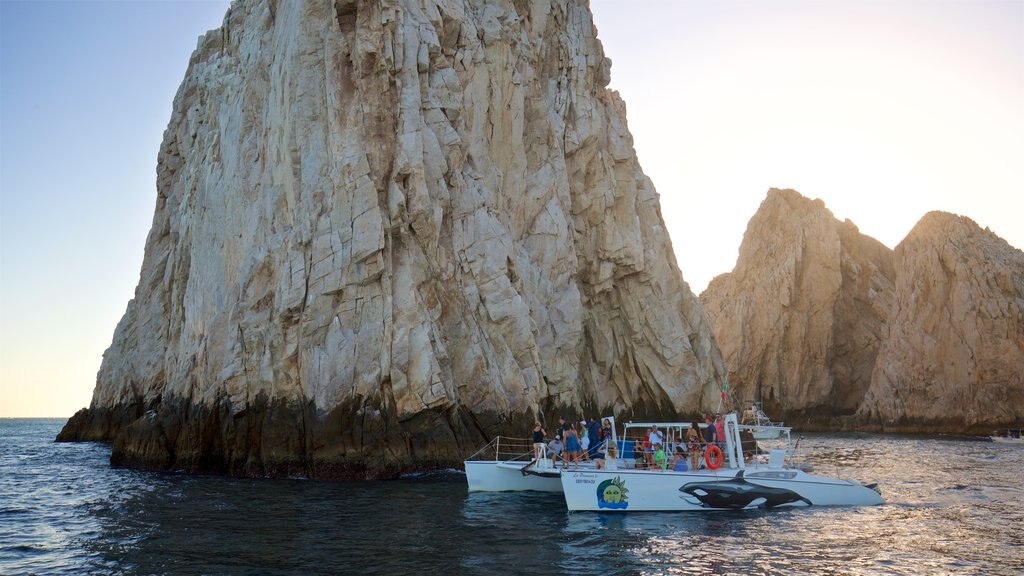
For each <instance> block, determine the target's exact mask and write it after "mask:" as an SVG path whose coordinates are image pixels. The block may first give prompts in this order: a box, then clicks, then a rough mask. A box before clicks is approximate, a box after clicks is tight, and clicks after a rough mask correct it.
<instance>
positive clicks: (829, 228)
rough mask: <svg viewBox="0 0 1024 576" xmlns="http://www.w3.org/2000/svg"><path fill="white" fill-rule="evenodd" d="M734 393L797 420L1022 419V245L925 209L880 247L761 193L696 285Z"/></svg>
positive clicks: (780, 193) (899, 424) (810, 205)
mask: <svg viewBox="0 0 1024 576" xmlns="http://www.w3.org/2000/svg"><path fill="white" fill-rule="evenodd" d="M701 301H702V302H703V303H704V306H705V308H706V310H707V313H708V315H709V316H710V317H711V319H712V324H713V326H714V330H715V337H716V340H717V342H718V344H719V346H721V350H722V354H723V357H724V359H725V362H726V365H727V366H728V370H729V373H728V377H729V383H730V386H731V387H732V388H733V389H734V391H735V394H734V396H735V398H736V399H737V400H739V401H744V400H761V401H762V402H763V404H764V407H765V409H766V411H767V412H768V413H769V414H771V415H772V417H774V418H776V419H785V421H786V422H787V424H791V425H795V426H797V427H800V428H804V429H819V430H837V429H857V430H883V431H891V432H951V433H975V434H977V433H988V432H991V430H992V429H994V428H998V427H1001V426H1002V427H1005V426H1010V425H1014V423H1015V422H1019V421H1020V420H1021V419H1022V418H1024V312H1022V310H1024V253H1022V252H1021V251H1020V250H1017V249H1016V248H1013V247H1012V246H1010V245H1009V244H1008V243H1006V241H1004V240H1003V239H1001V238H999V237H998V236H996V235H995V234H994V233H992V232H991V231H989V230H987V229H984V230H983V229H982V228H980V227H979V226H978V225H977V224H975V223H974V222H973V221H972V220H970V219H969V218H965V217H963V216H956V215H953V214H948V213H944V212H931V213H929V214H927V215H926V216H925V217H924V218H922V219H921V221H920V222H919V223H918V224H917V226H916V227H915V228H914V229H913V230H912V231H911V232H910V234H909V235H908V236H907V237H906V238H905V239H904V240H903V241H902V242H901V243H900V244H899V245H898V246H897V247H896V249H895V250H890V249H889V248H887V247H886V246H884V245H883V244H881V243H879V242H878V241H876V240H874V239H872V238H870V237H867V236H865V235H863V234H861V233H860V232H859V231H858V229H857V227H856V226H855V225H854V224H853V223H852V222H850V221H845V222H840V221H839V220H837V219H836V218H835V217H834V216H833V215H832V213H831V212H830V211H829V210H828V209H827V208H826V207H825V205H824V203H822V202H821V201H820V200H811V199H808V198H805V197H803V196H801V195H800V194H799V193H797V192H796V191H793V190H776V189H772V190H769V192H768V196H767V198H766V199H765V200H764V202H763V203H762V204H761V207H760V208H759V209H758V211H757V213H756V214H755V215H754V217H753V218H752V219H751V220H750V223H749V224H748V227H747V231H746V233H745V234H744V237H743V244H742V246H741V247H740V253H739V258H738V259H737V261H736V267H735V268H734V269H733V271H732V272H730V273H728V274H723V275H721V276H719V277H717V278H715V279H714V280H713V281H712V282H711V284H710V285H709V286H708V288H707V290H705V291H704V292H703V293H702V294H701Z"/></svg>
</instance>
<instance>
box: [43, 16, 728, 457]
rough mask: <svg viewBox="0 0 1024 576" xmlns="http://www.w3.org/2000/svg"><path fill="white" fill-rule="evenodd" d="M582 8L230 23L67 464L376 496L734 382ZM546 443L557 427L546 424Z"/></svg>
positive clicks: (176, 131) (171, 168) (683, 405)
mask: <svg viewBox="0 0 1024 576" xmlns="http://www.w3.org/2000/svg"><path fill="white" fill-rule="evenodd" d="M609 69H610V61H609V59H608V58H606V57H605V55H604V53H603V51H602V48H601V44H600V42H599V41H598V40H597V38H596V36H595V29H594V27H593V23H592V19H591V15H590V13H589V9H588V7H587V4H586V3H585V2H581V1H571V2H549V1H540V0H538V1H534V2H527V1H520V0H516V1H514V2H503V1H496V0H495V1H491V0H472V1H467V2H462V1H458V2H456V1H448V0H432V1H429V2H420V1H413V0H380V1H375V2H355V1H354V0H339V1H336V2H329V1H323V0H321V1H310V2H279V1H273V0H272V1H255V0H253V1H236V2H235V3H233V5H232V7H231V9H230V11H229V12H228V14H227V15H226V16H225V20H224V25H223V27H222V28H220V29H219V30H214V31H211V32H209V33H207V34H206V35H205V36H204V37H202V38H201V39H200V41H199V46H198V48H197V49H196V51H195V53H194V54H193V56H192V59H191V62H190V65H189V69H188V72H187V73H186V77H185V79H184V81H183V83H182V85H181V87H180V89H179V91H178V94H177V96H176V97H175V102H174V110H173V113H172V117H171V120H170V123H169V126H168V128H167V131H166V132H165V137H164V142H163V145H162V147H161V151H160V155H159V159H158V168H157V179H158V200H157V208H156V214H155V216H154V219H153V227H152V230H151V232H150V235H149V238H148V239H147V243H146V252H145V260H144V263H143V266H142V271H141V276H140V281H139V285H138V287H137V289H136V294H135V297H134V299H133V300H132V301H131V302H130V303H129V305H128V309H127V311H126V313H125V315H124V317H123V319H122V320H121V322H120V323H119V325H118V327H117V329H116V331H115V333H114V337H113V342H112V344H111V346H110V348H109V349H108V350H107V352H106V353H105V354H104V358H103V363H102V366H101V368H100V371H99V374H98V376H97V383H96V389H95V392H94V394H93V400H92V403H91V405H90V407H89V408H88V409H86V410H83V411H82V412H80V413H79V414H76V415H75V417H74V418H72V419H71V421H70V422H69V423H68V425H67V426H66V428H65V430H64V431H63V432H62V435H61V439H65V440H74V439H106V440H113V442H114V449H113V455H112V460H113V461H114V462H115V463H119V464H128V465H137V466H149V467H159V468H180V469H186V470H195V471H216V472H224V473H229V474H246V475H288V474H302V475H307V476H312V477H351V476H380V475H387V474H393V473H396V472H399V471H402V470H409V469H415V468H430V467H436V466H446V465H452V464H456V463H458V462H460V461H461V459H462V458H463V457H465V456H466V455H467V454H468V453H469V452H471V451H472V450H473V449H474V448H475V447H476V446H478V445H479V444H481V443H482V442H483V441H485V440H486V439H489V438H490V437H492V436H493V435H495V434H499V433H514V434H515V435H517V436H523V435H524V434H525V433H526V431H528V430H529V429H530V427H531V426H530V425H531V424H532V420H533V419H534V418H535V417H537V416H538V415H542V416H546V417H547V418H548V419H550V418H551V417H552V416H553V414H554V413H555V412H556V411H561V410H567V411H570V412H572V413H578V412H581V411H582V412H584V413H585V414H586V415H596V414H597V413H598V412H614V413H616V414H617V415H620V416H624V417H629V416H630V415H638V416H648V417H670V416H672V415H675V414H677V413H680V412H684V413H695V412H697V411H698V410H700V409H703V408H706V407H708V406H711V405H713V403H714V402H716V401H717V399H718V391H719V388H720V385H721V380H722V378H723V377H724V370H723V368H722V364H721V357H720V355H719V353H718V350H717V348H716V347H715V345H714V343H713V339H712V336H711V330H710V326H709V324H708V322H707V320H706V317H705V315H704V313H703V311H702V308H701V306H700V303H699V301H698V300H697V298H696V297H695V296H694V295H693V294H692V293H691V292H690V291H689V288H688V286H687V285H686V284H685V283H684V282H683V280H682V277H681V274H680V272H679V270H678V269H677V267H676V264H675V258H674V256H673V253H672V248H671V245H670V243H669V238H668V234H667V232H666V230H665V227H664V223H663V221H662V218H661V214H660V208H659V203H658V195H657V193H656V192H655V190H654V187H653V185H652V184H651V182H650V180H649V179H648V178H647V177H646V176H645V175H644V174H643V172H642V171H641V169H640V167H639V164H638V162H637V158H636V155H635V152H634V150H633V147H632V139H631V136H630V134H629V131H628V129H627V127H626V118H625V106H624V105H623V103H622V101H621V100H620V99H619V98H618V96H617V94H616V93H614V92H612V91H609V90H608V89H607V88H606V85H607V83H608V80H609ZM549 421H550V420H549Z"/></svg>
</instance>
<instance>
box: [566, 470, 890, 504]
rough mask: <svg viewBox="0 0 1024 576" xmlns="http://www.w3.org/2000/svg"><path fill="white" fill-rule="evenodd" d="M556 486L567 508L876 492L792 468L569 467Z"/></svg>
mask: <svg viewBox="0 0 1024 576" xmlns="http://www.w3.org/2000/svg"><path fill="white" fill-rule="evenodd" d="M561 482H562V491H563V492H564V493H565V504H566V506H567V507H568V508H569V510H570V511H593V512H612V511H618V512H639V511H707V510H742V509H745V508H780V507H794V506H871V505H876V504H882V503H884V500H883V499H882V496H881V495H880V494H879V493H878V492H876V491H874V490H872V489H871V488H868V487H866V486H864V485H863V484H860V483H859V482H856V481H853V480H839V479H835V478H824V477H820V476H812V475H810V474H807V473H805V472H803V471H800V470H795V469H769V468H757V469H746V470H740V469H725V470H718V471H715V472H712V471H699V472H672V471H645V470H615V471H607V472H606V471H603V470H594V471H585V472H584V471H579V472H576V471H569V472H566V473H564V474H563V475H562V478H561Z"/></svg>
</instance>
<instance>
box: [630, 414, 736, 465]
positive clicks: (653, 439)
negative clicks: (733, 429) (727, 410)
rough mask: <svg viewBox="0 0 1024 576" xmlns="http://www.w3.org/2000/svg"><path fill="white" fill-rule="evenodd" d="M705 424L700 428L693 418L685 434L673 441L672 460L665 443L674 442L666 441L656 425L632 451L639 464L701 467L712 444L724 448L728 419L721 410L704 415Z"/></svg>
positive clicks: (637, 442)
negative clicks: (702, 428)
mask: <svg viewBox="0 0 1024 576" xmlns="http://www.w3.org/2000/svg"><path fill="white" fill-rule="evenodd" d="M704 421H705V428H704V430H703V431H701V429H700V424H698V423H697V422H692V423H691V424H690V427H689V428H687V429H686V434H685V436H684V437H683V438H681V439H678V441H677V442H675V443H674V450H673V451H672V459H671V461H669V458H668V454H667V453H666V447H668V446H670V445H671V444H672V443H670V442H666V440H665V436H664V434H662V432H661V431H660V430H658V427H657V426H651V427H650V429H649V430H648V433H647V435H646V436H645V437H644V438H643V439H641V440H637V441H636V443H635V444H634V446H633V453H634V454H635V457H636V468H640V469H648V470H658V469H661V470H669V469H671V470H674V471H677V472H684V471H686V470H698V469H699V468H700V466H701V461H702V460H703V457H704V453H705V451H706V450H707V449H708V448H709V447H711V446H717V447H718V449H719V450H724V449H725V421H724V420H723V419H722V415H721V414H716V415H715V416H714V417H712V416H711V415H710V414H708V415H707V416H705V418H704Z"/></svg>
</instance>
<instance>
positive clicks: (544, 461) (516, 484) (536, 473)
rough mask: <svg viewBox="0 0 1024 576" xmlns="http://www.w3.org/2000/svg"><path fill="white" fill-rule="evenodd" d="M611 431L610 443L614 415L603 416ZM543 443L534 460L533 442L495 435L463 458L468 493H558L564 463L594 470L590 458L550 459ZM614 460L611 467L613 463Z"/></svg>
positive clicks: (613, 428) (614, 440) (615, 439)
mask: <svg viewBox="0 0 1024 576" xmlns="http://www.w3.org/2000/svg"><path fill="white" fill-rule="evenodd" d="M600 421H601V422H605V421H607V422H608V423H609V424H610V427H611V431H612V442H613V443H614V444H616V445H617V444H618V436H617V435H616V433H615V418H613V417H612V416H605V417H604V418H601V420H600ZM551 456H552V455H551V453H550V452H548V449H547V446H545V447H544V448H543V450H542V451H541V458H540V459H539V460H538V459H535V458H534V452H533V442H532V441H531V440H530V439H527V438H508V437H505V436H498V437H496V438H495V439H494V440H491V441H490V442H489V443H488V444H487V445H486V446H484V447H483V448H481V449H480V450H478V451H477V452H476V453H475V454H473V455H472V456H470V457H469V458H467V459H466V460H465V461H464V462H463V464H464V465H465V467H466V482H467V483H468V484H469V491H470V492H478V491H479V492H504V491H516V490H536V491H538V492H561V491H562V482H561V480H560V477H561V474H562V471H563V470H564V469H565V467H566V466H569V467H572V468H576V469H578V470H594V469H595V468H596V466H595V463H594V461H593V460H591V461H583V462H579V463H567V462H564V461H563V460H562V459H561V458H558V457H556V458H552V457H551ZM614 465H615V463H614V461H613V462H612V466H614Z"/></svg>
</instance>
